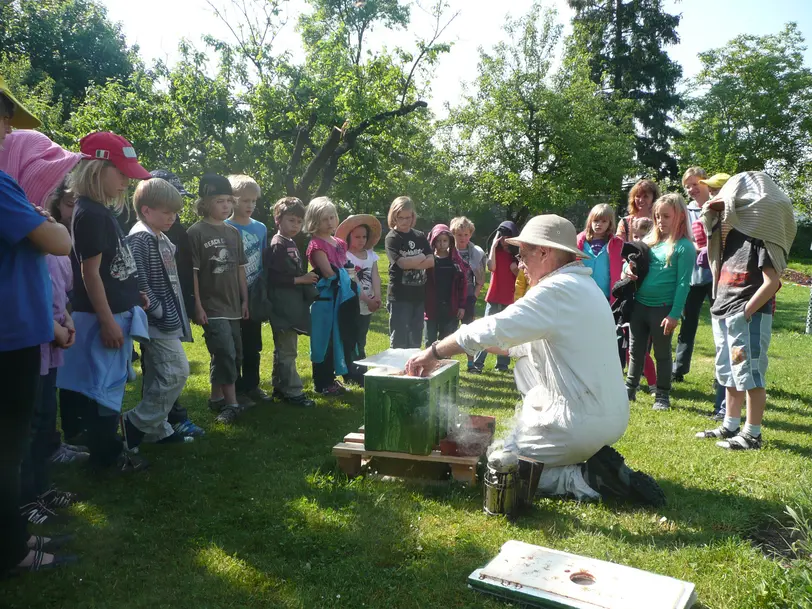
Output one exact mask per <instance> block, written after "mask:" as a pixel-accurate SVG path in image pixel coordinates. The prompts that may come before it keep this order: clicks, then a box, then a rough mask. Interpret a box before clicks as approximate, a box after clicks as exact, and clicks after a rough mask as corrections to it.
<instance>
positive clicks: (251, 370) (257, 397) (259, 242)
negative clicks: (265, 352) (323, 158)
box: [226, 175, 273, 405]
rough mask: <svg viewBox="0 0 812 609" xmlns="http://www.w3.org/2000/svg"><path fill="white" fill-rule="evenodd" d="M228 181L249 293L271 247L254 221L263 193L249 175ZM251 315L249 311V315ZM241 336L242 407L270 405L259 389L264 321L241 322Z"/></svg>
mask: <svg viewBox="0 0 812 609" xmlns="http://www.w3.org/2000/svg"><path fill="white" fill-rule="evenodd" d="M228 181H229V182H230V183H231V190H232V192H233V193H234V212H233V213H232V214H231V217H230V218H229V219H228V220H226V223H227V224H230V225H231V226H233V227H234V228H236V229H237V230H238V231H239V232H240V236H241V237H242V246H243V250H244V251H245V259H246V260H247V261H248V264H247V266H246V267H245V280H246V281H247V282H248V291H249V292H250V291H251V288H252V286H257V285H261V283H260V284H257V279H259V278H260V276H261V275H262V252H264V251H265V248H266V247H268V229H267V228H266V227H265V225H264V224H263V223H262V222H257V221H256V220H254V219H253V218H252V217H251V214H253V213H254V209H255V208H256V206H257V199H259V197H260V195H261V194H262V191H261V190H260V188H259V184H257V183H256V182H255V181H254V180H253V179H252V178H250V177H248V176H246V175H230V176H228ZM249 314H250V311H249ZM240 332H241V335H242V366H241V367H240V368H239V369H238V371H237V372H238V376H237V401H238V402H239V403H240V404H245V405H249V404H253V403H254V402H266V403H267V402H271V401H272V400H273V398H271V396H269V395H268V394H267V393H265V392H264V391H263V390H262V389H260V387H259V359H260V352H261V351H262V321H260V320H255V319H251V318H250V317H249V318H248V319H243V320H242V321H241V322H240Z"/></svg>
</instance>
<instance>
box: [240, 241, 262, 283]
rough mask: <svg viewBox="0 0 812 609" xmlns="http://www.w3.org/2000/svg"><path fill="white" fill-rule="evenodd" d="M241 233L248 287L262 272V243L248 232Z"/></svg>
mask: <svg viewBox="0 0 812 609" xmlns="http://www.w3.org/2000/svg"><path fill="white" fill-rule="evenodd" d="M240 232H241V233H242V247H243V250H244V251H245V258H246V260H248V264H247V265H246V266H245V278H246V280H247V281H248V285H251V284H252V283H254V281H256V280H257V278H258V277H259V274H260V273H261V272H262V242H261V241H260V239H259V237H257V236H256V235H255V234H253V233H249V232H248V231H240Z"/></svg>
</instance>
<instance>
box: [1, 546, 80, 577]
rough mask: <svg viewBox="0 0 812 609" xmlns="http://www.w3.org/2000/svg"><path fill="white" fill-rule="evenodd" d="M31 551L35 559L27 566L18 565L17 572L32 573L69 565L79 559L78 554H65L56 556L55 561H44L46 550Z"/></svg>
mask: <svg viewBox="0 0 812 609" xmlns="http://www.w3.org/2000/svg"><path fill="white" fill-rule="evenodd" d="M31 551H32V552H33V553H34V560H32V561H31V564H30V565H28V566H25V567H24V566H21V565H17V566H16V567H15V568H14V571H16V572H17V573H31V572H36V571H45V570H47V569H56V568H57V567H61V566H64V565H69V564H72V563H75V562H76V561H78V560H79V558H78V557H77V556H71V555H64V556H54V560H53V562H49V563H43V562H42V559H43V558H45V554H46V552H43V551H42V550H31Z"/></svg>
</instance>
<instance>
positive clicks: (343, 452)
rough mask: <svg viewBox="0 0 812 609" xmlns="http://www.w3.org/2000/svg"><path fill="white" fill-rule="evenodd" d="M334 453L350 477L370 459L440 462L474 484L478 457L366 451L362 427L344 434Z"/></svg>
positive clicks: (461, 480)
mask: <svg viewBox="0 0 812 609" xmlns="http://www.w3.org/2000/svg"><path fill="white" fill-rule="evenodd" d="M333 455H334V456H335V457H336V459H337V460H338V466H339V467H340V468H341V470H342V471H343V472H344V473H345V474H347V475H348V476H349V477H351V478H352V477H354V476H357V475H358V474H360V473H361V466H362V465H363V464H365V463H366V462H368V461H369V460H370V459H376V461H392V462H395V461H397V462H401V463H403V462H411V463H413V464H415V465H419V464H441V465H448V466H449V467H450V468H451V476H452V477H453V478H454V480H457V481H459V482H465V483H468V484H471V485H472V486H476V465H477V462H478V461H479V457H452V456H448V455H444V454H442V453H440V451H439V450H435V451H432V452H431V454H428V455H410V454H408V453H395V452H389V451H381V450H366V449H365V448H364V428H363V427H362V428H361V429H359V430H358V431H357V432H353V433H349V434H347V435H346V436H344V441H343V442H339V443H338V444H336V445H335V446H333Z"/></svg>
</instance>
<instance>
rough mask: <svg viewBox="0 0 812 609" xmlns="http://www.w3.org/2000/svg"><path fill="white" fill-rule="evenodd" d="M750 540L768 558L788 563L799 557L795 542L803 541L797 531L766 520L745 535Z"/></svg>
mask: <svg viewBox="0 0 812 609" xmlns="http://www.w3.org/2000/svg"><path fill="white" fill-rule="evenodd" d="M747 537H748V538H749V540H750V542H751V543H752V544H753V545H754V546H755V547H756V548H758V549H759V550H761V552H762V553H763V554H764V555H765V556H768V557H769V558H774V559H777V560H780V561H781V562H782V563H788V562H789V561H791V560H795V559H797V558H801V557H800V556H798V551H797V550H796V546H795V544H796V543H798V542H799V541H803V537H802V535H801V533H800V532H799V531H795V530H792V529H788V528H786V527H785V526H783V525H781V524H780V523H779V522H775V521H767V522H765V523H764V524H763V525H762V526H760V527H759V528H757V529H755V530H753V531H751V532H750V534H749V535H748V536H747Z"/></svg>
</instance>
